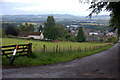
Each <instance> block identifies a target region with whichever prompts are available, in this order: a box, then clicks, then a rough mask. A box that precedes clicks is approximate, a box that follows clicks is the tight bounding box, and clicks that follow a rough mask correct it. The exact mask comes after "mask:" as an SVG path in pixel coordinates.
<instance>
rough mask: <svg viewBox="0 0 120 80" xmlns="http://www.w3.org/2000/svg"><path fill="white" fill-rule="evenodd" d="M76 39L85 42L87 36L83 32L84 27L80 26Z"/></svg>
mask: <svg viewBox="0 0 120 80" xmlns="http://www.w3.org/2000/svg"><path fill="white" fill-rule="evenodd" d="M76 40H77V41H78V42H85V36H84V32H83V28H82V27H80V28H79V31H78V34H77V37H76Z"/></svg>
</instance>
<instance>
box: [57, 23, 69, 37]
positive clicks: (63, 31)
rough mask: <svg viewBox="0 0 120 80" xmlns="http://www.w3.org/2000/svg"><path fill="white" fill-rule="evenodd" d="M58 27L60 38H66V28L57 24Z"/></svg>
mask: <svg viewBox="0 0 120 80" xmlns="http://www.w3.org/2000/svg"><path fill="white" fill-rule="evenodd" d="M56 27H57V31H58V37H65V34H66V33H67V31H66V30H65V28H64V26H63V25H62V24H59V23H56Z"/></svg>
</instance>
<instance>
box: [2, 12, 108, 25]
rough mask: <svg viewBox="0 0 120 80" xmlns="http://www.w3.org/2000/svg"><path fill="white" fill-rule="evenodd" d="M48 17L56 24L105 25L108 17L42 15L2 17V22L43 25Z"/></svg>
mask: <svg viewBox="0 0 120 80" xmlns="http://www.w3.org/2000/svg"><path fill="white" fill-rule="evenodd" d="M48 16H54V18H55V21H56V22H58V23H65V24H67V23H71V24H73V23H76V22H77V23H78V22H89V21H98V22H99V23H107V24H108V20H109V19H110V17H109V16H108V15H98V16H92V18H89V17H86V16H74V15H69V14H44V15H2V21H3V22H19V23H20V22H35V23H41V24H43V23H44V22H45V21H46V19H47V17H48Z"/></svg>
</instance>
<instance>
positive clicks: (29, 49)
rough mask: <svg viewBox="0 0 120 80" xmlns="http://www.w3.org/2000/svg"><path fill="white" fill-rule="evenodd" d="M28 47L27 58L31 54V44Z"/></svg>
mask: <svg viewBox="0 0 120 80" xmlns="http://www.w3.org/2000/svg"><path fill="white" fill-rule="evenodd" d="M28 46H29V48H28V54H27V56H30V54H31V53H32V43H29V44H28Z"/></svg>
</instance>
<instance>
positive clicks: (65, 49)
mask: <svg viewBox="0 0 120 80" xmlns="http://www.w3.org/2000/svg"><path fill="white" fill-rule="evenodd" d="M108 45H111V44H108ZM108 45H98V46H84V47H81V46H78V47H72V46H71V45H70V46H68V47H60V46H59V45H56V46H54V47H51V48H48V47H47V46H46V45H45V44H44V45H43V47H42V46H41V48H39V50H37V49H36V48H35V47H34V49H35V50H36V51H37V52H40V53H49V52H52V53H59V52H72V51H89V50H94V49H97V48H102V47H105V46H108Z"/></svg>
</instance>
